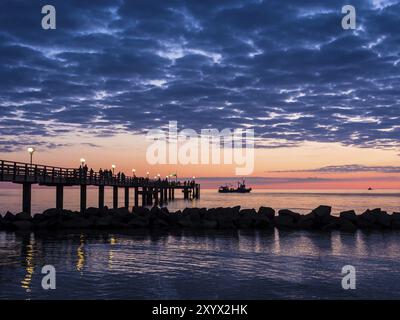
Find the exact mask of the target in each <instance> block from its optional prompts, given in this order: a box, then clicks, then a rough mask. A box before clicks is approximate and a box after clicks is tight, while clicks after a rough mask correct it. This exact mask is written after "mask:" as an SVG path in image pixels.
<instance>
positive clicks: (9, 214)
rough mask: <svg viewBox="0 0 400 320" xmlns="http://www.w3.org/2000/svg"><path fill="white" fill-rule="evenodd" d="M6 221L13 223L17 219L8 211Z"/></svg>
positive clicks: (5, 216)
mask: <svg viewBox="0 0 400 320" xmlns="http://www.w3.org/2000/svg"><path fill="white" fill-rule="evenodd" d="M4 220H5V221H6V222H13V221H14V220H16V217H15V215H13V214H12V213H11V212H10V211H7V213H6V214H5V215H4Z"/></svg>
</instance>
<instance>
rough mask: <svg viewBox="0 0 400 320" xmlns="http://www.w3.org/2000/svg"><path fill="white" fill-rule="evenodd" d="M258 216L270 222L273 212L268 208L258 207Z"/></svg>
mask: <svg viewBox="0 0 400 320" xmlns="http://www.w3.org/2000/svg"><path fill="white" fill-rule="evenodd" d="M258 214H259V215H264V216H266V217H267V218H268V219H269V220H271V221H272V220H273V219H274V218H275V210H274V209H272V208H270V207H260V208H259V209H258Z"/></svg>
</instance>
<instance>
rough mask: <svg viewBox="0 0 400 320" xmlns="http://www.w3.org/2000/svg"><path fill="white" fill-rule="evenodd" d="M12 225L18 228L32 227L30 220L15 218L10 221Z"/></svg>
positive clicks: (28, 228) (27, 228)
mask: <svg viewBox="0 0 400 320" xmlns="http://www.w3.org/2000/svg"><path fill="white" fill-rule="evenodd" d="M12 225H13V226H14V227H15V228H16V229H18V230H30V229H32V227H33V224H32V222H30V221H28V220H16V221H14V222H12Z"/></svg>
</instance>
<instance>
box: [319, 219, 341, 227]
mask: <svg viewBox="0 0 400 320" xmlns="http://www.w3.org/2000/svg"><path fill="white" fill-rule="evenodd" d="M327 221H329V222H327V223H326V224H325V225H323V226H322V227H321V230H334V229H339V228H340V226H341V223H340V218H338V217H333V216H329V218H328V219H327Z"/></svg>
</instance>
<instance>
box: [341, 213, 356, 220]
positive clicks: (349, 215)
mask: <svg viewBox="0 0 400 320" xmlns="http://www.w3.org/2000/svg"><path fill="white" fill-rule="evenodd" d="M340 218H341V219H346V220H349V221H351V222H357V215H356V212H355V211H354V210H348V211H342V212H341V213H340Z"/></svg>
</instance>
